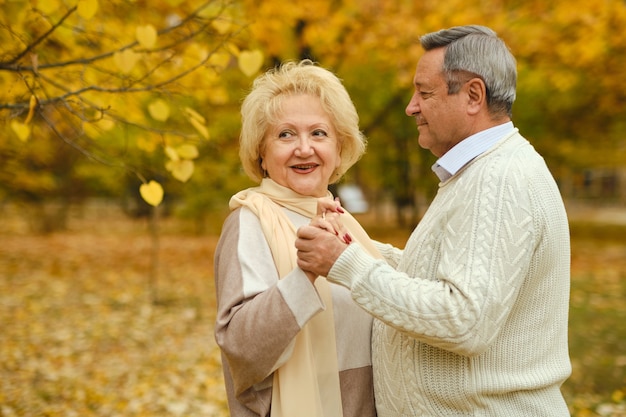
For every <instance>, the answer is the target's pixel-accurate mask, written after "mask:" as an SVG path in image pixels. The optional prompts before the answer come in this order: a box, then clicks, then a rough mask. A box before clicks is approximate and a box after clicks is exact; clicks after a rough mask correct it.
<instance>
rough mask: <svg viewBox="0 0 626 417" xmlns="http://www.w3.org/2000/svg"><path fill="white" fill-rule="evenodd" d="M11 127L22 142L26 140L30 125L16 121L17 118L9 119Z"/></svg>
mask: <svg viewBox="0 0 626 417" xmlns="http://www.w3.org/2000/svg"><path fill="white" fill-rule="evenodd" d="M11 129H13V131H14V132H15V134H16V135H17V137H18V138H19V139H20V140H21V141H22V142H26V140H27V139H28V137H29V136H30V127H28V126H27V125H26V124H24V123H20V122H18V121H17V120H11Z"/></svg>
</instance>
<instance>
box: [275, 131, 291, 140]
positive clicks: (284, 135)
mask: <svg viewBox="0 0 626 417" xmlns="http://www.w3.org/2000/svg"><path fill="white" fill-rule="evenodd" d="M291 136H292V133H291V132H290V131H288V130H283V131H282V132H280V133H279V134H278V137H279V138H280V139H285V138H290V137H291Z"/></svg>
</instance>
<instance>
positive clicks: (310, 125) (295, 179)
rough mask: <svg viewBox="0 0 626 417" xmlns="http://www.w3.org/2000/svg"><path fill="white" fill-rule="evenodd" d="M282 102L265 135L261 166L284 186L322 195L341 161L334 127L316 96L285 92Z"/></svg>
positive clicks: (304, 193) (318, 195) (300, 191)
mask: <svg viewBox="0 0 626 417" xmlns="http://www.w3.org/2000/svg"><path fill="white" fill-rule="evenodd" d="M282 106H283V107H282V109H283V110H282V112H281V114H280V115H279V117H278V121H277V123H276V124H274V125H270V126H269V129H268V131H267V133H266V135H265V138H264V146H263V150H262V155H261V157H262V158H263V161H262V163H261V166H262V167H263V169H264V170H265V171H267V174H268V176H269V177H270V178H271V179H272V180H274V181H275V182H277V183H278V184H280V185H282V186H283V187H287V188H290V189H291V190H293V191H295V192H296V193H298V194H302V195H307V196H312V197H323V196H325V195H326V194H327V190H328V184H329V182H330V177H331V175H332V174H333V172H334V171H335V169H336V168H337V167H339V165H340V163H341V158H340V151H339V139H338V138H337V132H336V131H335V127H334V126H333V123H332V122H331V119H330V117H329V116H328V115H327V114H326V113H325V112H324V110H323V109H322V105H321V103H320V100H319V98H317V97H316V96H311V95H307V94H300V95H294V96H287V97H285V98H284V100H283V104H282Z"/></svg>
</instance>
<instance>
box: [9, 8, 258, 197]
mask: <svg viewBox="0 0 626 417" xmlns="http://www.w3.org/2000/svg"><path fill="white" fill-rule="evenodd" d="M237 15H238V9H237V7H235V3H233V2H230V1H219V0H218V1H193V0H189V1H186V0H168V1H163V2H147V1H133V2H128V1H106V2H105V1H98V0H78V1H76V0H67V1H64V0H45V1H42V0H39V1H10V2H3V9H2V13H1V14H0V18H1V23H0V41H1V44H0V82H1V83H2V85H3V89H2V91H0V117H1V120H2V122H3V124H4V125H5V126H7V127H8V130H7V131H6V133H7V134H6V135H5V139H4V140H3V141H2V143H1V144H0V155H1V156H2V159H3V161H4V167H3V169H2V170H1V171H0V172H1V173H2V174H0V175H1V176H0V180H1V182H0V184H2V187H1V189H2V192H3V193H4V195H5V198H8V197H9V196H10V197H11V198H12V199H16V198H21V199H23V200H25V201H29V202H31V203H43V202H44V201H46V200H49V199H52V198H54V197H57V198H58V197H62V200H64V202H68V201H69V200H70V199H71V198H72V197H79V196H80V194H81V193H80V189H81V188H87V187H89V186H90V185H91V186H93V185H94V183H93V181H92V182H91V183H89V182H90V181H89V179H90V178H91V179H94V178H106V177H107V176H109V177H111V176H112V177H114V178H116V179H117V181H108V182H107V181H106V180H104V181H101V183H100V186H101V188H100V190H101V191H102V190H106V189H109V190H110V189H112V188H113V189H114V190H115V191H113V192H115V193H117V192H121V190H122V189H123V188H124V186H125V185H124V184H125V183H133V184H134V183H138V184H137V186H140V192H141V196H142V197H143V199H144V200H145V201H146V202H148V203H149V204H151V205H153V206H156V205H159V204H160V202H161V200H162V199H163V194H164V190H163V185H162V184H163V183H166V182H171V181H172V179H173V180H175V181H178V182H182V183H184V182H186V181H188V180H189V178H190V177H191V176H192V174H193V172H194V170H195V165H196V164H195V160H196V159H197V158H199V157H200V156H201V155H200V153H201V151H203V150H205V151H206V150H208V151H215V149H216V148H217V147H219V139H218V140H214V138H213V137H212V133H213V131H217V132H221V131H222V129H223V125H224V123H222V121H221V120H219V122H220V123H216V116H219V115H220V112H221V111H222V108H223V107H225V106H227V105H228V104H229V103H230V102H231V101H232V102H235V103H236V101H237V100H238V97H234V98H231V97H230V94H231V93H230V91H229V90H228V88H229V87H228V84H227V83H228V82H234V83H236V84H237V85H241V83H243V82H247V81H248V77H249V76H252V75H254V74H255V73H256V72H257V71H258V69H259V68H260V66H261V64H262V56H260V52H258V51H247V50H245V44H244V43H243V41H242V40H241V39H240V38H238V35H239V33H240V31H241V30H242V28H243V27H244V26H245V23H244V22H243V21H242V20H241V19H240V18H239V17H238V16H237ZM237 68H239V69H240V70H241V71H239V70H237V71H233V69H237ZM233 72H236V73H237V74H236V75H235V74H233ZM242 72H243V74H242ZM244 74H245V75H244ZM229 112H230V109H229ZM226 124H228V123H226ZM233 136H236V133H231V135H230V136H229V139H230V138H232V137H233ZM77 155H81V156H84V157H85V158H77ZM229 165H232V163H230V162H229ZM103 168H106V169H107V170H108V172H107V171H104V170H103ZM129 174H131V175H129ZM116 185H117V188H115V187H116ZM133 187H134V186H133ZM172 188H175V187H172Z"/></svg>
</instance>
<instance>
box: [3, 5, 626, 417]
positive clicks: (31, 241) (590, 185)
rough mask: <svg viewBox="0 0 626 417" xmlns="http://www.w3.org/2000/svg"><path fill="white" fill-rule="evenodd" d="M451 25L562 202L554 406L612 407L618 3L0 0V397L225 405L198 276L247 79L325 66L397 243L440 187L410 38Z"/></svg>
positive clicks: (618, 351) (376, 221) (373, 224)
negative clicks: (564, 265)
mask: <svg viewBox="0 0 626 417" xmlns="http://www.w3.org/2000/svg"><path fill="white" fill-rule="evenodd" d="M468 23H476V24H484V25H487V26H490V27H492V28H493V29H495V30H496V31H497V32H498V33H499V34H500V35H501V36H502V37H503V38H504V39H505V41H506V42H507V43H508V44H509V46H510V48H511V50H512V52H513V53H514V55H515V56H516V58H517V60H518V70H519V80H518V98H517V102H516V104H515V106H514V122H515V124H516V125H517V127H519V128H520V131H521V132H522V134H523V135H524V136H526V137H527V138H528V139H529V140H530V141H531V143H532V144H533V145H534V146H535V147H536V148H537V149H538V150H539V151H540V152H541V153H542V154H543V155H544V157H545V159H546V161H547V163H548V166H549V167H550V168H551V170H552V171H553V173H554V175H555V177H556V178H557V181H558V183H559V185H560V188H561V191H562V193H563V196H564V197H565V200H566V203H567V206H568V211H569V212H570V215H571V218H572V222H571V226H572V227H571V230H572V237H573V240H572V254H573V259H572V303H571V325H570V334H571V342H570V348H571V354H572V363H573V366H574V373H573V375H572V377H571V378H570V379H569V380H568V381H567V382H566V384H565V386H564V393H565V394H566V397H567V399H568V404H570V410H571V411H572V415H576V416H577V417H579V416H591V415H593V416H609V415H610V416H624V415H626V382H625V381H624V372H625V369H626V367H625V364H626V357H625V355H624V352H626V347H625V346H624V343H625V342H624V341H625V340H626V329H625V328H624V323H626V321H625V320H624V309H623V299H624V294H625V291H626V286H625V284H624V282H625V281H624V277H625V276H626V272H625V271H626V269H625V268H626V265H624V260H625V259H626V256H625V255H624V253H625V252H624V250H625V249H624V248H625V244H624V236H626V235H625V234H624V231H625V226H624V223H626V221H625V220H623V219H622V217H623V213H624V210H623V208H624V207H625V205H626V164H625V162H626V135H625V133H626V132H625V131H626V97H625V96H626V80H625V79H624V68H626V31H624V28H626V2H625V1H624V0H585V1H582V0H569V1H564V0H555V1H552V2H545V1H543V0H525V1H518V0H465V1H461V0H448V1H445V2H441V1H430V0H427V1H419V2H418V1H413V0H393V1H392V0H386V1H385V0H308V1H307V2H285V1H279V0H261V1H259V0H212V1H201V0H159V1H150V2H149V1H147V0H110V1H103V0H30V1H29V0H0V85H1V86H2V88H0V126H1V127H0V128H1V129H2V133H3V135H2V138H1V139H0V215H1V216H2V221H0V236H1V238H0V239H1V241H2V243H3V244H2V245H0V277H1V278H3V279H1V280H0V287H1V291H0V306H1V307H2V308H0V322H1V323H0V324H2V326H0V328H2V329H3V330H4V331H3V332H0V353H2V354H0V372H1V373H3V377H2V378H0V388H1V389H0V416H5V415H6V416H12V415H79V414H80V415H111V416H112V415H122V413H124V415H168V416H171V415H186V414H189V413H195V414H198V413H199V414H203V415H220V416H221V415H226V414H227V412H226V410H225V408H226V406H225V397H224V393H223V387H222V386H221V384H222V381H221V372H220V370H219V367H220V362H219V352H218V351H217V348H216V347H215V345H214V343H212V335H211V331H212V324H211V323H212V322H213V320H214V303H215V300H214V295H213V293H212V289H211V288H210V287H211V285H212V281H211V280H210V279H207V276H208V275H211V271H212V264H211V263H212V250H213V247H212V246H211V245H214V244H215V240H216V236H217V232H219V229H220V227H221V222H222V219H223V216H224V215H225V213H226V211H227V202H228V199H229V198H230V196H231V195H232V194H233V193H234V192H236V191H238V190H240V189H241V188H243V187H247V186H249V185H252V184H251V182H250V181H249V180H248V179H247V178H246V177H245V175H244V173H243V171H242V170H241V168H240V164H239V159H238V134H239V105H240V103H241V100H242V98H243V97H244V96H245V94H246V92H247V91H248V89H249V88H250V85H251V83H252V80H253V79H254V77H255V76H256V75H258V74H260V73H261V72H263V71H265V70H267V69H269V68H271V67H273V66H275V65H277V64H278V63H280V62H282V61H285V60H298V59H302V58H311V59H313V60H314V61H316V62H318V63H319V64H320V65H322V66H324V67H326V68H329V69H331V70H333V71H334V72H336V73H337V74H338V75H339V76H340V77H341V78H342V79H343V81H344V83H345V85H346V87H347V89H348V91H349V92H350V94H351V95H352V98H353V100H354V102H355V104H356V107H357V110H358V111H359V114H360V116H361V127H362V130H363V131H364V132H365V134H366V136H367V137H368V138H369V145H368V152H367V154H366V155H365V156H364V158H363V159H362V160H361V161H360V162H359V163H358V164H357V165H356V166H355V167H354V168H352V169H351V170H350V172H349V173H348V174H347V175H346V178H345V180H344V181H345V183H347V184H357V185H358V186H359V187H360V188H361V189H362V190H363V191H364V193H365V196H366V198H367V200H368V201H369V203H370V208H371V209H370V212H369V213H366V214H363V215H362V216H364V217H362V219H363V221H364V224H366V226H367V227H368V230H370V231H371V233H372V236H374V237H375V238H377V239H380V240H385V241H391V242H393V243H395V244H397V245H399V246H401V245H402V244H403V242H404V241H405V240H406V237H407V235H408V233H409V231H410V228H411V227H412V226H413V225H414V224H415V223H416V222H417V221H419V218H420V215H421V213H422V212H423V210H424V209H425V207H427V205H428V204H429V202H430V199H431V198H432V196H433V193H434V191H435V189H436V179H435V177H434V175H433V174H432V172H431V171H430V166H431V164H432V163H433V162H434V158H433V157H432V155H430V153H429V152H428V151H424V150H422V149H420V148H419V146H418V144H417V131H416V129H415V126H414V123H413V121H412V120H411V119H409V118H408V117H407V116H406V115H405V114H404V108H405V106H406V103H407V102H408V100H409V98H410V96H411V93H412V85H411V79H412V75H413V71H414V67H415V64H416V62H417V60H418V58H419V57H420V55H421V53H422V51H421V49H420V47H419V46H418V43H417V38H418V37H419V36H420V35H421V34H423V33H425V32H429V31H433V30H438V29H441V28H444V27H448V26H452V25H461V24H468ZM151 181H154V182H156V183H157V184H158V185H159V186H160V187H162V189H163V190H164V197H163V199H162V201H161V200H160V198H157V197H160V195H159V193H158V192H156V193H155V189H154V188H153V187H152V188H150V189H149V192H148V193H147V194H145V195H142V194H141V190H142V188H141V186H142V185H148V184H151ZM156 191H159V190H158V189H157V190H156ZM146 196H147V197H148V198H147V200H149V201H151V202H152V203H153V205H154V204H156V205H158V209H154V208H153V205H150V204H148V203H147V202H146ZM94 200H97V201H94ZM579 203H580V204H579ZM599 206H603V208H604V209H605V210H597V209H598V208H599ZM94 207H95V209H94ZM607 207H608V208H609V210H606V208H607ZM94 210H95V212H94ZM111 212H113V213H114V215H111ZM118 212H120V213H123V214H122V215H121V216H120V215H119V214H118ZM620 216H622V217H620ZM120 217H121V218H120ZM137 218H141V220H142V221H139V222H137V221H135V219H137ZM144 218H146V219H150V220H156V219H161V228H160V229H158V228H156V227H154V226H155V222H153V221H150V222H148V223H146V222H144V221H143V220H144ZM94 219H96V220H97V221H94ZM619 219H622V220H619ZM583 220H588V222H585V221H583ZM70 222H71V224H69V223H70ZM171 222H174V223H175V224H176V225H177V227H176V231H175V232H173V231H172V230H169V229H168V227H170V226H169V225H170V224H171ZM620 222H621V224H622V226H619V225H618V223H620ZM146 224H150V225H151V226H153V227H150V228H149V230H150V231H152V234H151V235H147V234H146V228H145V225H146ZM180 224H183V226H180ZM26 229H28V231H27V230H26ZM64 229H67V230H64ZM159 230H160V231H159ZM33 232H35V234H33ZM159 233H160V235H161V236H162V239H161V240H159V239H158V236H159ZM42 234H45V235H42ZM194 234H197V236H194ZM159 254H160V255H159ZM159 274H160V275H161V276H162V279H161V280H160V281H158V280H157V275H159ZM146 277H147V283H148V285H146ZM207 287H209V288H207ZM146 289H147V290H148V291H146ZM157 290H158V291H157ZM146 294H149V296H148V297H146ZM181 323H183V324H184V325H183V326H182V327H181ZM207 340H208V341H209V345H208V346H207V345H206V343H207ZM94 349H95V350H94ZM190 375H192V377H191V378H190ZM120 384H121V385H120ZM120 386H122V387H124V388H123V389H119V387H120ZM77 404H78V405H77ZM33 410H38V411H33ZM43 410H46V411H43ZM68 410H73V414H72V413H69V412H68ZM121 410H124V411H123V412H122V411H121Z"/></svg>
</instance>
